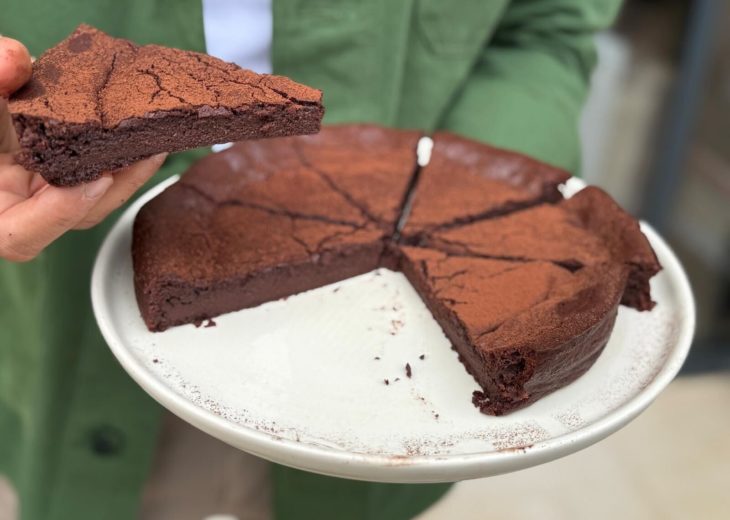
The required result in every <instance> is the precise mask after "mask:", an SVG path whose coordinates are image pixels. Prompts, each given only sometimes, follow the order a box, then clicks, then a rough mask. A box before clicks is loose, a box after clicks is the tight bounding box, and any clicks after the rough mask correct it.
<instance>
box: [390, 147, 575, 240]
mask: <svg viewBox="0 0 730 520" xmlns="http://www.w3.org/2000/svg"><path fill="white" fill-rule="evenodd" d="M568 178H570V175H569V174H568V173H567V172H564V171H563V170H559V169H557V168H553V167H552V166H549V165H547V164H545V163H541V162H539V161H536V160H534V159H532V158H530V157H527V156H525V155H520V154H518V153H515V152H511V151H508V150H502V149H500V148H495V147H493V146H489V145H487V144H484V143H479V142H476V141H472V140H469V139H465V138H463V137H458V136H456V135H453V134H450V133H447V132H439V133H436V134H435V136H434V145H433V148H432V150H431V158H430V160H429V163H428V165H427V166H426V167H425V168H424V169H423V171H421V173H420V175H419V179H418V189H417V190H416V192H415V194H414V197H413V203H412V208H411V210H410V214H409V215H408V224H407V225H406V227H405V229H404V233H405V234H407V235H413V234H417V233H419V232H422V231H424V230H429V229H433V228H438V227H451V226H454V225H457V224H464V223H467V222H471V221H473V220H477V219H483V218H487V217H493V216H497V215H502V214H505V213H509V212H511V211H515V210H516V209H520V208H525V207H529V206H534V205H536V204H539V203H542V202H556V201H559V200H560V199H562V195H561V194H560V192H559V191H558V186H559V185H561V184H562V183H564V182H565V181H566V180H568Z"/></svg>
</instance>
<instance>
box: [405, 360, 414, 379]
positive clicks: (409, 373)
mask: <svg viewBox="0 0 730 520" xmlns="http://www.w3.org/2000/svg"><path fill="white" fill-rule="evenodd" d="M406 375H407V376H408V377H411V376H412V375H413V371H412V370H411V364H410V363H406Z"/></svg>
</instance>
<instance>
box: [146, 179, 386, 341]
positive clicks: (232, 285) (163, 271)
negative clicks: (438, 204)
mask: <svg viewBox="0 0 730 520" xmlns="http://www.w3.org/2000/svg"><path fill="white" fill-rule="evenodd" d="M383 245H384V244H383V239H382V231H381V230H379V229H377V228H375V227H372V226H365V227H358V226H354V225H347V224H344V223H335V222H327V221H325V220H319V219H308V218H303V217H298V216H292V215H287V214H284V213H272V212H269V211H265V210H261V209H256V208H251V207H246V206H240V205H236V204H228V203H220V204H219V203H216V202H214V201H212V200H211V199H209V198H207V197H205V196H203V195H201V194H200V193H199V192H197V191H195V190H192V189H190V188H189V187H187V186H185V185H184V184H182V183H176V184H174V185H172V186H171V187H169V188H168V189H167V190H165V191H164V192H163V193H162V194H160V195H158V196H157V197H155V198H154V199H152V200H151V201H150V202H148V203H147V204H146V205H145V206H144V207H143V208H142V209H141V210H140V212H139V213H138V215H137V218H136V220H135V222H134V230H133V242H132V259H133V263H134V285H135V292H136V294H137V301H138V303H139V307H140V311H141V313H142V317H143V319H144V321H145V323H146V325H147V327H148V328H149V329H150V330H152V331H161V330H165V329H167V328H169V327H172V326H175V325H181V324H184V323H191V322H196V321H202V320H204V319H207V318H213V317H215V316H218V315H219V314H224V313H227V312H232V311H236V310H240V309H244V308H247V307H253V306H256V305H259V304H261V303H265V302H267V301H271V300H276V299H279V298H283V297H285V296H290V295H292V294H295V293H299V292H302V291H306V290H309V289H314V288H316V287H321V286H323V285H327V284H329V283H333V282H336V281H340V280H344V279H346V278H350V277H352V276H356V275H358V274H363V273H366V272H368V271H371V270H373V269H375V268H376V267H378V263H379V261H380V257H381V255H382V251H383Z"/></svg>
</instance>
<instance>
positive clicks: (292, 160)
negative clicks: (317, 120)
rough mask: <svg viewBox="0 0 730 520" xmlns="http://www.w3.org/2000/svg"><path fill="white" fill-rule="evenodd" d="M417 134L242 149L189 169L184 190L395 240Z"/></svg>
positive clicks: (358, 135)
mask: <svg viewBox="0 0 730 520" xmlns="http://www.w3.org/2000/svg"><path fill="white" fill-rule="evenodd" d="M419 138H420V133H419V132H412V131H407V130H392V129H386V128H383V127H378V126H374V125H368V124H356V125H341V126H327V127H324V128H323V129H322V131H321V132H320V133H319V134H317V135H314V136H299V137H284V138H278V139H262V140H251V141H244V142H240V143H237V144H235V145H234V146H232V147H231V148H229V149H228V150H225V151H223V152H220V153H217V154H211V155H209V156H207V157H206V158H204V159H203V160H201V161H198V162H197V163H196V164H194V165H193V166H192V167H191V168H190V169H189V170H188V172H187V173H186V174H185V175H184V176H183V178H182V179H181V181H180V182H181V183H183V184H186V185H188V186H191V187H194V188H195V189H197V190H198V191H199V192H200V193H202V194H204V195H205V196H207V197H209V198H210V199H211V200H214V201H216V202H217V203H223V202H227V203H229V204H239V205H246V206H249V207H260V208H263V209H266V210H269V211H278V212H284V213H288V214H291V215H301V216H306V217H312V218H320V219H324V220H328V221H337V222H345V223H347V224H351V225H356V226H364V225H366V224H368V223H369V224H372V225H375V226H377V227H379V228H381V229H382V230H383V233H386V234H388V233H392V231H393V229H394V228H395V225H396V221H397V220H398V217H399V215H400V209H401V205H402V203H403V200H404V198H405V196H406V193H407V190H408V186H409V184H410V182H411V179H412V177H413V175H414V173H415V170H416V152H415V149H416V144H417V142H418V139H419Z"/></svg>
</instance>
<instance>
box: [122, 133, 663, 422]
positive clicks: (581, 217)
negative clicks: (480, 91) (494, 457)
mask: <svg viewBox="0 0 730 520" xmlns="http://www.w3.org/2000/svg"><path fill="white" fill-rule="evenodd" d="M417 141H418V134H417V133H415V132H407V131H398V130H387V129H384V128H379V127H375V126H372V125H347V126H339V127H329V128H326V129H324V130H323V132H322V133H321V134H320V135H317V136H311V137H310V136H307V137H286V138H279V139H271V140H265V141H249V142H245V143H239V144H237V145H235V146H234V147H232V148H230V149H229V150H227V151H225V152H222V153H219V154H214V155H210V156H209V157H206V158H205V159H203V160H201V161H200V162H198V163H197V164H196V165H194V166H193V167H192V168H191V169H190V170H189V171H188V172H187V173H186V174H185V175H183V177H182V178H181V180H180V181H179V182H178V183H177V184H175V185H173V186H172V187H170V188H168V189H167V190H166V191H165V192H163V193H162V194H161V195H159V196H157V197H156V198H155V199H153V200H152V201H150V202H148V203H147V204H146V205H145V206H144V207H143V208H142V209H141V210H140V212H139V214H138V216H137V219H136V221H135V226H134V236H133V245H132V254H133V261H134V270H135V289H136V292H137V299H138V302H139V305H140V310H141V312H142V316H143V318H144V320H145V322H146V324H147V326H148V327H149V328H150V329H151V330H154V331H159V330H164V329H166V328H168V327H170V326H173V325H178V324H182V323H190V322H195V321H202V320H204V319H207V318H212V317H214V316H217V315H219V314H221V313H224V312H229V311H233V310H237V309H242V308H245V307H250V306H254V305H258V304H260V303H263V302H266V301H270V300H274V299H278V298H281V297H284V296H288V295H291V294H294V293H297V292H300V291H303V290H306V289H312V288H315V287H319V286H322V285H324V284H327V283H330V282H335V281H337V280H342V279H344V278H348V277H351V276H354V275H356V274H360V273H364V272H367V271H370V270H372V269H373V268H375V267H378V266H381V267H382V266H385V267H388V268H391V269H397V270H401V271H402V272H403V273H404V274H405V275H406V277H407V278H408V280H409V281H410V282H411V283H412V284H413V286H414V287H415V289H416V290H417V292H418V293H419V294H420V295H421V297H422V299H423V300H424V302H425V303H426V305H427V306H428V308H429V309H430V310H431V312H432V313H433V315H434V317H435V318H436V320H437V321H438V322H439V324H440V325H441V327H442V328H443V330H444V332H445V333H446V335H447V337H448V338H449V339H450V341H451V343H452V345H453V346H454V348H455V350H456V351H457V352H458V354H459V359H460V360H461V361H462V363H463V364H464V366H465V367H466V369H467V370H468V371H469V373H470V374H472V376H474V378H475V379H476V381H477V382H478V383H479V385H480V386H481V387H482V390H481V391H479V392H475V394H474V396H473V402H474V404H475V405H476V406H478V407H479V408H480V409H481V410H482V411H483V412H485V413H489V414H497V415H499V414H503V413H507V412H509V411H511V410H514V409H516V408H519V407H522V406H525V405H527V404H529V403H531V402H534V401H535V400H536V399H539V398H540V397H542V396H544V395H546V394H548V393H550V392H552V391H554V390H556V389H558V388H560V387H562V386H565V385H566V384H568V383H570V382H571V381H573V380H574V379H576V378H577V377H579V376H580V375H581V374H583V373H584V372H585V371H586V370H587V369H588V368H589V367H590V366H591V365H592V363H593V362H594V361H595V360H596V358H597V357H598V356H599V355H600V353H601V351H602V349H603V347H604V346H605V345H606V342H607V341H608V338H609V336H610V334H611V330H612V328H613V324H614V321H615V319H616V314H617V309H618V306H619V304H620V303H623V304H625V305H628V306H631V307H634V308H635V309H638V310H648V309H650V308H651V306H652V305H653V304H652V302H651V298H650V288H649V279H650V278H651V276H653V275H654V274H656V272H657V271H658V270H659V269H660V266H659V264H658V262H657V260H656V257H655V255H654V253H653V251H652V250H651V247H650V246H649V243H648V242H647V240H646V238H645V237H644V235H643V234H642V233H641V231H640V229H639V226H638V224H637V222H636V221H635V220H634V219H632V218H631V217H630V216H629V215H628V214H626V213H625V212H624V211H623V210H622V209H621V208H620V207H618V205H616V203H615V202H613V200H612V199H611V198H610V197H609V196H608V195H607V194H605V193H604V192H602V191H601V190H599V189H597V188H586V189H584V190H582V191H581V192H579V193H578V194H576V195H575V196H573V197H572V198H570V199H567V200H565V199H562V197H559V196H558V193H559V192H558V191H557V188H558V185H559V184H560V182H562V181H563V180H565V178H566V177H565V174H564V173H562V172H560V171H558V170H555V169H553V168H551V167H549V166H546V165H542V164H540V163H537V162H535V161H532V160H530V159H526V158H524V157H522V156H520V155H517V154H513V153H511V152H504V151H500V150H495V149H493V148H491V147H488V146H484V145H480V144H478V143H474V142H472V141H468V140H465V139H461V138H459V137H457V136H454V135H450V134H438V135H436V136H435V138H434V141H435V146H434V154H433V155H432V160H431V162H430V163H429V164H428V165H427V166H426V167H425V168H424V169H423V171H421V172H418V171H416V170H417V168H416V163H415V148H416V145H417ZM495 157H496V159H495ZM449 175H453V179H454V185H453V186H451V185H449V183H448V182H446V179H448V178H449ZM421 190H423V191H421ZM439 193H442V194H443V195H444V197H446V199H447V200H448V202H447V203H443V202H442V201H440V200H439V197H438V195H439ZM407 201H412V202H413V206H412V209H413V212H412V213H411V215H410V219H416V221H415V222H416V223H415V224H412V223H411V222H412V221H411V220H409V219H408V217H407V213H408V212H407V206H408V204H407ZM462 201H463V203H462ZM396 223H398V224H397V225H396Z"/></svg>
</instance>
